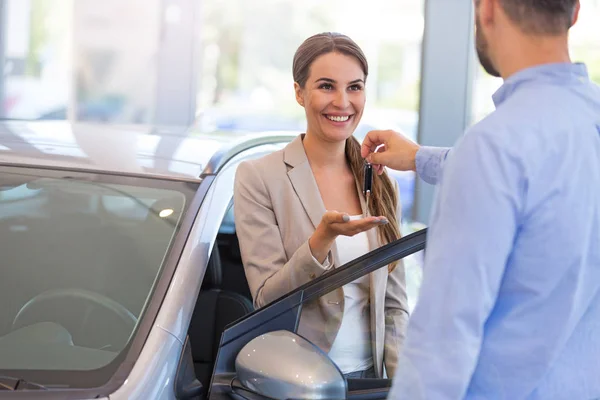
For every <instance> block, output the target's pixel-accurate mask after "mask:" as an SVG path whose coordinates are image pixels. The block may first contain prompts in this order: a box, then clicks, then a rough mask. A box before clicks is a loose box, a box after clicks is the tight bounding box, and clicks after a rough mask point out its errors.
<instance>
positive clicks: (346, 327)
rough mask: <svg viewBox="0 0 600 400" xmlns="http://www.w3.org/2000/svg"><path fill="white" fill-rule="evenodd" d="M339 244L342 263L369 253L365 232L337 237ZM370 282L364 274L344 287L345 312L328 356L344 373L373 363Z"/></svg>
mask: <svg viewBox="0 0 600 400" xmlns="http://www.w3.org/2000/svg"><path fill="white" fill-rule="evenodd" d="M336 245H337V249H338V254H339V258H340V263H341V264H340V266H341V265H344V264H346V263H347V262H349V261H352V260H354V259H356V258H358V257H360V256H362V255H364V254H366V253H368V252H369V239H368V237H367V233H366V232H362V233H359V234H357V235H354V236H352V237H350V236H338V237H337V239H336ZM369 283H370V281H369V275H365V276H363V277H361V278H359V279H357V280H355V281H354V282H350V283H349V284H347V285H345V286H343V287H342V289H343V290H344V315H343V318H342V324H341V326H340V330H339V331H338V334H337V336H336V338H335V341H334V342H333V345H332V347H331V350H330V351H329V357H330V358H331V360H332V361H333V362H335V363H336V364H337V366H338V367H339V368H340V369H341V370H342V372H343V373H344V374H347V373H350V372H356V371H363V370H365V369H369V368H371V367H372V366H373V351H372V347H371V327H370V326H371V324H370V310H369Z"/></svg>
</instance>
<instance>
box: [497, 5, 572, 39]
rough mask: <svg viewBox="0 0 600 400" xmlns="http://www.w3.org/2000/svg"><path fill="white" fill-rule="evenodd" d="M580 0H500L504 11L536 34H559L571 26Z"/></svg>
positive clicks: (521, 26) (525, 28)
mask: <svg viewBox="0 0 600 400" xmlns="http://www.w3.org/2000/svg"><path fill="white" fill-rule="evenodd" d="M577 1H578V0H500V4H502V8H503V9H504V12H505V13H506V14H507V15H508V17H509V18H510V19H511V20H512V21H513V22H514V23H516V24H517V25H519V27H520V28H521V29H522V30H523V32H525V33H528V34H534V35H559V34H562V33H565V32H566V31H568V30H569V28H570V27H571V23H572V21H573V13H574V12H575V5H576V4H577Z"/></svg>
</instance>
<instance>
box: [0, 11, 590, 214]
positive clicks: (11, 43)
mask: <svg viewBox="0 0 600 400" xmlns="http://www.w3.org/2000/svg"><path fill="white" fill-rule="evenodd" d="M463 3H465V4H463ZM471 3H472V2H470V1H464V2H455V1H449V0H444V1H440V0H394V1H392V0H370V1H368V2H365V1H364V0H344V1H341V0H328V1H317V0H304V1H295V0H251V1H249V0H103V1H101V2H100V1H96V0H0V18H2V24H0V26H2V27H3V31H2V32H1V33H0V37H1V40H0V65H3V74H2V75H1V79H0V100H1V102H0V117H2V118H3V119H25V120H70V121H73V122H82V121H83V122H96V123H105V124H119V125H130V124H135V125H137V124H143V125H161V126H162V125H169V126H175V125H176V126H190V127H191V128H192V132H197V133H211V134H220V133H224V132H228V133H232V132H233V133H240V134H248V133H253V132H264V131H282V130H285V131H302V130H303V129H304V121H303V109H302V108H300V107H299V106H298V105H297V104H296V102H295V99H294V95H293V80H292V74H291V64H292V57H293V54H294V52H295V50H296V48H297V47H298V46H299V45H300V43H301V42H302V41H303V40H304V39H305V38H307V37H308V36H310V35H312V34H314V33H317V32H322V31H338V32H342V33H345V34H347V35H349V36H350V37H352V38H353V39H354V40H355V41H356V42H357V43H358V44H359V45H360V46H361V47H362V48H363V50H364V51H365V53H366V55H367V58H368V60H369V64H370V75H369V78H368V82H367V98H368V104H367V107H366V109H365V114H364V117H363V119H362V123H361V125H360V127H359V128H358V130H357V132H356V133H355V135H356V136H357V138H358V139H359V140H361V139H362V137H363V136H364V134H365V133H366V132H368V131H369V130H372V129H395V130H400V131H402V132H404V133H405V134H406V135H407V136H408V137H410V138H411V139H412V140H415V141H419V142H421V143H423V144H430V145H451V144H452V143H453V142H454V140H455V139H456V137H458V136H459V135H460V134H462V131H463V130H464V128H465V127H468V126H469V125H471V124H473V123H475V122H477V121H479V120H480V119H481V118H484V117H485V116H486V115H487V114H488V113H490V112H491V111H492V110H493V104H492V102H491V94H492V93H493V92H494V91H495V90H496V89H497V88H498V87H499V86H500V85H501V80H500V79H495V78H491V77H489V76H486V75H485V73H484V72H483V70H482V69H481V67H479V64H478V63H477V61H476V58H475V57H474V52H473V49H472V47H473V45H472V43H473V40H472V37H473V31H472V21H473V16H472V5H471ZM434 4H435V6H434ZM581 4H582V11H581V14H580V20H579V22H578V23H577V25H576V26H575V27H574V28H573V29H572V33H571V40H572V41H571V43H572V49H571V51H572V56H573V59H574V60H575V61H583V62H585V63H586V64H587V65H588V69H589V72H590V74H591V76H592V79H594V80H595V81H596V82H600V28H599V27H598V21H600V0H581ZM442 21H443V22H445V23H441V22H442ZM442 25H443V27H442ZM394 177H395V178H396V179H397V180H398V182H399V183H400V187H401V196H402V202H403V208H404V210H403V213H404V216H405V218H406V219H414V220H419V221H423V222H426V220H427V215H428V207H429V204H428V203H427V201H428V200H427V199H429V198H430V197H431V196H430V191H431V190H432V189H431V188H426V187H425V186H424V184H422V183H417V184H415V179H414V175H413V174H412V173H395V175H394ZM428 191H429V192H428ZM419 196H421V198H420V197H419ZM415 203H418V205H419V207H420V209H416V207H415Z"/></svg>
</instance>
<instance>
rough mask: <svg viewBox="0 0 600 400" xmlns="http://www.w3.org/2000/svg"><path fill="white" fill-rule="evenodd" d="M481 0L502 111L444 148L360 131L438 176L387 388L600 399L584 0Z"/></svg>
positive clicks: (384, 159)
mask: <svg viewBox="0 0 600 400" xmlns="http://www.w3.org/2000/svg"><path fill="white" fill-rule="evenodd" d="M475 7H476V31H477V33H476V47H477V53H478V55H479V59H480V62H481V64H482V65H483V67H484V68H485V69H486V71H487V72H488V73H490V74H492V75H495V76H501V77H502V78H503V79H504V84H503V86H502V87H501V88H500V89H499V90H498V91H497V92H496V93H495V94H494V102H495V104H496V111H495V112H494V113H493V114H491V115H490V116H488V117H487V118H486V119H484V120H483V121H481V122H480V123H478V124H477V125H475V126H474V127H472V128H471V129H470V130H469V131H468V132H467V133H466V134H465V135H464V136H463V137H462V138H461V140H460V141H459V143H458V144H457V145H456V146H455V147H454V148H453V149H452V150H451V151H449V152H448V150H447V149H435V148H418V146H417V145H415V144H412V143H411V142H408V141H407V140H405V139H403V138H402V137H401V136H400V135H399V134H396V133H394V132H391V131H383V132H382V131H375V132H370V133H369V135H368V136H367V137H366V139H365V141H364V143H363V157H367V156H368V157H367V158H368V159H369V160H370V161H371V162H372V163H374V164H380V165H387V166H388V167H391V168H396V169H405V170H406V169H416V170H417V171H418V172H419V174H420V175H421V177H422V178H424V179H427V180H428V181H429V182H431V183H436V182H438V183H439V187H438V193H437V196H436V202H435V205H434V210H433V212H432V218H431V223H430V230H429V234H428V247H427V254H426V261H425V267H424V277H423V283H422V286H421V292H420V297H419V300H418V302H417V306H416V308H415V311H414V313H413V315H412V317H411V320H410V322H409V327H408V332H407V338H406V342H405V348H404V350H403V351H402V354H401V359H400V361H399V363H398V372H397V373H396V375H395V377H394V384H393V387H392V389H391V391H390V396H389V397H390V398H391V399H401V398H402V399H404V398H406V399H463V398H467V399H511V400H513V399H596V398H600V88H598V87H597V86H596V85H594V84H593V83H591V82H590V80H589V78H588V76H587V71H586V68H585V66H584V65H581V64H572V63H571V61H570V59H569V53H568V29H569V27H570V26H571V25H572V24H573V23H575V21H576V19H577V16H578V12H579V1H578V0H479V1H476V2H475ZM381 144H383V145H385V148H384V150H385V151H384V152H381V153H380V152H377V153H373V151H374V150H375V148H376V147H377V146H378V145H381ZM442 165H443V168H442Z"/></svg>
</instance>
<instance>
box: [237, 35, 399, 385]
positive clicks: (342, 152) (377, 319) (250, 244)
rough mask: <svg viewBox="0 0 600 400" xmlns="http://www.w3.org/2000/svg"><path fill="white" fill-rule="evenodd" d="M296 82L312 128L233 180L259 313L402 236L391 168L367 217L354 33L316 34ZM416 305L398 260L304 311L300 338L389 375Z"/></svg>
mask: <svg viewBox="0 0 600 400" xmlns="http://www.w3.org/2000/svg"><path fill="white" fill-rule="evenodd" d="M293 75H294V82H295V83H294V89H295V98H296V101H297V102H298V104H299V105H300V106H301V107H303V108H304V111H305V114H306V123H307V129H306V133H304V134H301V135H299V136H298V137H297V138H296V139H295V140H294V141H293V142H292V143H290V144H289V145H288V146H286V147H285V148H284V149H283V150H281V151H278V152H275V153H272V154H270V155H268V156H266V157H263V158H260V159H257V160H252V161H248V162H244V163H241V164H240V166H239V167H238V171H237V176H236V183H235V197H234V206H235V219H236V227H237V233H238V239H239V243H240V250H241V255H242V260H243V262H244V268H245V271H246V276H247V278H248V284H249V287H250V291H251V293H252V297H253V300H254V304H255V306H256V307H262V306H264V305H266V304H268V303H270V302H272V301H273V300H275V299H277V298H279V297H281V296H283V295H285V294H287V293H288V292H290V291H292V290H294V289H296V288H298V287H299V286H301V285H303V284H305V283H307V282H309V281H311V280H313V279H316V278H317V277H319V276H321V275H323V274H325V273H327V272H329V271H331V270H333V269H334V268H337V267H339V266H342V265H344V264H345V263H347V262H348V261H350V260H352V259H355V258H357V257H360V256H361V255H363V254H365V253H367V252H369V251H371V250H374V249H376V248H378V247H380V246H381V245H383V244H386V243H389V242H392V241H394V240H397V239H398V238H399V237H400V229H399V221H400V218H401V215H400V214H401V212H400V204H399V203H400V202H399V200H398V188H397V184H396V183H395V181H392V180H391V179H390V178H389V177H388V176H387V174H386V173H384V174H382V175H378V176H376V177H375V178H374V180H373V185H372V194H371V196H372V197H371V199H372V201H371V202H370V204H369V207H368V208H369V209H368V213H365V211H366V207H367V205H366V204H367V203H366V201H365V197H364V195H363V193H362V192H361V187H362V182H363V179H364V168H363V165H364V161H363V159H362V158H361V156H360V144H359V143H358V141H357V140H356V139H355V138H354V137H353V136H352V135H353V133H354V130H355V129H356V127H357V126H358V124H359V123H360V120H361V117H362V115H363V111H364V108H365V102H366V94H365V85H366V81H367V75H368V64H367V60H366V57H365V56H364V54H363V52H362V50H361V49H360V48H359V47H358V45H357V44H356V43H355V42H354V41H353V40H352V39H350V38H349V37H347V36H345V35H341V34H337V33H322V34H318V35H314V36H312V37H310V38H308V39H307V40H306V41H305V42H304V43H303V44H302V45H301V46H300V47H299V48H298V50H297V51H296V54H295V56H294V62H293ZM363 215H370V216H369V217H362V216H363ZM407 310H408V306H407V298H406V290H405V274H404V266H403V264H402V263H398V264H396V265H395V264H392V265H390V266H389V267H388V268H383V269H380V270H378V271H376V272H374V273H372V274H371V275H369V276H365V277H362V278H360V279H357V280H356V281H354V282H351V283H349V284H348V285H346V286H344V287H343V288H340V289H338V290H336V291H335V292H332V293H329V294H327V295H326V296H323V297H321V298H320V299H317V300H314V301H310V302H308V303H307V304H305V305H304V306H303V309H302V315H301V320H300V324H299V328H298V333H300V334H301V335H302V336H303V337H305V338H306V339H308V340H310V341H311V342H313V343H314V344H316V345H318V346H319V347H320V348H321V349H323V350H324V351H325V352H327V353H328V354H329V356H330V358H331V359H332V360H333V361H334V362H335V363H336V364H337V366H338V367H339V368H340V370H341V371H342V372H343V373H344V374H345V375H346V376H347V377H351V378H373V377H384V376H385V375H386V374H387V376H391V375H392V374H393V373H394V371H395V368H396V362H397V354H398V351H399V349H400V347H401V345H402V342H403V337H404V329H405V324H406V321H407V319H408V312H407Z"/></svg>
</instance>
